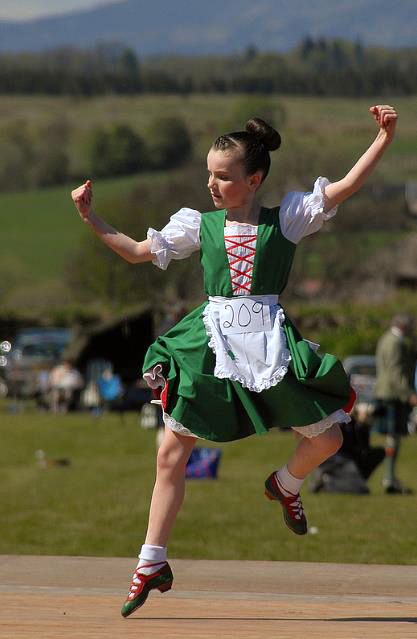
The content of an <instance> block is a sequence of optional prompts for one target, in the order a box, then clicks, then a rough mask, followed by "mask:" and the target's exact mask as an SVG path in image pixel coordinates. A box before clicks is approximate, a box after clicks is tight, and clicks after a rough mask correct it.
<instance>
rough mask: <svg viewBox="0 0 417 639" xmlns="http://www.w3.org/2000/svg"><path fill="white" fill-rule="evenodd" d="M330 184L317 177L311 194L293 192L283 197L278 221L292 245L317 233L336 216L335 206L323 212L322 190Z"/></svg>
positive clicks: (326, 180) (323, 196)
mask: <svg viewBox="0 0 417 639" xmlns="http://www.w3.org/2000/svg"><path fill="white" fill-rule="evenodd" d="M328 184H330V182H329V180H328V179H327V178H324V177H319V178H317V180H316V181H315V183H314V187H313V191H312V193H301V192H296V191H293V192H291V193H287V195H285V196H284V198H283V200H282V202H281V206H280V210H279V221H280V225H281V231H282V234H283V235H284V237H286V238H287V240H290V242H294V244H298V242H299V241H300V240H302V239H303V237H306V235H311V234H312V233H315V232H316V231H319V230H320V229H321V227H322V226H323V224H324V222H326V221H327V220H330V218H331V217H333V216H334V215H336V211H337V206H335V207H333V208H332V209H331V210H330V211H325V208H324V206H325V202H324V199H325V195H324V189H325V188H326V186H327V185H328Z"/></svg>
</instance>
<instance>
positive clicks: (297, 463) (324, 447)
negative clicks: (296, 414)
mask: <svg viewBox="0 0 417 639" xmlns="http://www.w3.org/2000/svg"><path fill="white" fill-rule="evenodd" d="M342 443H343V435H342V431H341V430H340V427H339V425H338V424H333V426H332V427H331V428H329V429H328V430H326V431H325V432H324V433H322V434H321V435H318V436H317V437H311V438H308V437H302V438H301V440H300V442H299V443H298V446H297V448H296V449H295V452H294V454H293V456H292V457H291V459H290V461H289V462H288V464H287V468H288V470H289V472H290V473H291V475H293V476H294V477H296V478H297V479H304V477H306V476H307V475H308V474H309V473H311V472H312V471H313V470H314V469H315V468H317V466H320V464H322V463H323V462H324V461H325V460H326V459H328V458H329V457H331V456H332V455H334V454H335V453H337V451H338V450H339V448H340V447H341V445H342Z"/></svg>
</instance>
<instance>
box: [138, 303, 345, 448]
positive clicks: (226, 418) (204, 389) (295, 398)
mask: <svg viewBox="0 0 417 639" xmlns="http://www.w3.org/2000/svg"><path fill="white" fill-rule="evenodd" d="M206 305H207V302H204V303H203V304H202V305H201V306H199V307H197V308H196V309H195V310H194V311H192V312H191V313H190V314H188V315H186V317H184V318H183V319H182V320H181V321H180V322H179V323H178V324H176V325H175V326H174V327H173V328H171V329H170V330H169V331H168V332H167V333H165V335H162V336H160V337H158V338H157V340H156V341H155V342H154V343H153V344H152V345H151V346H150V348H149V349H148V352H147V354H146V356H145V361H144V364H143V371H144V372H146V371H149V369H152V368H153V367H154V366H156V365H157V364H161V365H162V369H163V375H164V377H165V379H166V381H167V386H166V389H165V392H164V393H163V406H164V410H165V411H166V413H168V414H169V415H170V416H171V417H172V418H174V419H175V420H176V421H177V422H179V423H180V424H182V425H183V426H185V427H186V428H188V429H189V430H190V431H191V432H192V433H193V434H195V435H196V436H197V437H201V438H203V439H209V440H212V441H216V442H221V441H233V440H236V439H241V438H242V437H248V436H249V435H253V434H254V433H258V434H262V433H265V432H267V431H268V430H269V429H270V428H273V427H280V428H291V427H293V426H306V425H308V424H313V423H315V422H318V421H320V420H322V419H325V418H326V417H328V416H329V415H331V414H332V413H334V412H335V411H337V410H338V409H343V408H344V409H345V410H349V408H350V406H348V403H349V401H350V400H351V397H352V394H351V389H350V386H349V381H348V378H347V376H346V373H345V371H344V369H343V366H342V364H341V362H340V361H339V360H338V359H336V357H334V356H333V355H329V354H325V355H319V354H318V353H316V352H314V351H313V350H312V349H311V348H310V346H309V345H308V342H306V341H304V340H303V338H302V337H301V335H300V334H299V332H298V331H297V329H296V328H295V326H294V325H293V324H292V322H291V321H290V320H289V319H288V318H287V317H286V319H285V322H284V330H285V334H286V338H287V343H288V348H289V350H290V353H291V362H290V365H289V368H288V372H287V373H286V375H285V377H284V378H283V380H282V381H280V382H279V383H278V384H276V385H275V386H273V387H271V388H269V389H268V390H265V391H262V392H261V393H255V392H253V391H250V390H248V389H246V388H243V387H242V386H241V385H240V384H239V382H234V381H230V380H229V379H219V378H217V377H215V376H214V374H213V371H214V367H215V354H214V353H213V351H212V350H211V348H210V347H209V346H208V337H207V333H206V329H205V326H204V323H203V319H202V316H203V311H204V309H205V307H206Z"/></svg>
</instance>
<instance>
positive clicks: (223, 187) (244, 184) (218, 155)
mask: <svg viewBox="0 0 417 639" xmlns="http://www.w3.org/2000/svg"><path fill="white" fill-rule="evenodd" d="M207 170H208V184H207V186H208V189H209V191H210V194H211V197H212V198H213V202H214V206H215V207H216V208H217V209H233V208H240V207H242V206H245V205H246V204H248V202H250V201H251V200H252V199H253V196H254V194H255V191H256V189H257V188H258V187H259V185H260V183H261V181H262V175H261V173H260V172H257V173H255V174H254V175H246V173H245V169H244V166H243V163H242V161H241V160H240V158H239V153H238V152H237V151H220V150H215V149H210V151H209V154H208V156H207Z"/></svg>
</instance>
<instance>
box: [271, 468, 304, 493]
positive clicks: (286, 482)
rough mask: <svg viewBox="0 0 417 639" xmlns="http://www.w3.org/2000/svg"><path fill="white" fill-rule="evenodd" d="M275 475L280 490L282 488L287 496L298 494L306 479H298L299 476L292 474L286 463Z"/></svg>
mask: <svg viewBox="0 0 417 639" xmlns="http://www.w3.org/2000/svg"><path fill="white" fill-rule="evenodd" d="M275 477H276V478H277V481H278V482H279V486H280V490H282V492H283V493H284V495H285V497H289V496H290V495H297V494H298V493H299V492H300V490H301V486H302V485H303V483H304V479H297V477H294V475H291V473H290V471H289V470H288V467H287V466H286V465H285V466H283V467H282V468H280V469H279V470H277V471H276V473H275Z"/></svg>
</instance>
